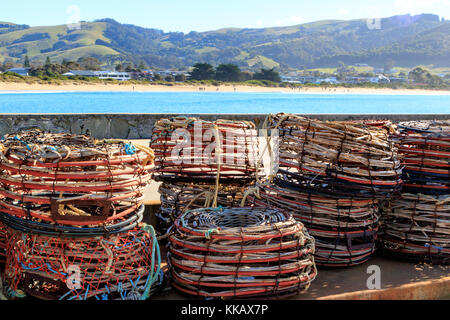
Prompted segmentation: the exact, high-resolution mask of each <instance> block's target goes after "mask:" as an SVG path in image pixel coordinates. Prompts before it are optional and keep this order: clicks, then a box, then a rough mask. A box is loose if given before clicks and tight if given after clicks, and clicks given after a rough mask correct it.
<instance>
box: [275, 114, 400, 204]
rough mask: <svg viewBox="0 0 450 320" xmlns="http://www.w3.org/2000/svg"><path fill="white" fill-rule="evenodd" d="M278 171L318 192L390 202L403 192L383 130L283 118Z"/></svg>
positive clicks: (280, 116)
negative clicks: (393, 197) (397, 193)
mask: <svg viewBox="0 0 450 320" xmlns="http://www.w3.org/2000/svg"><path fill="white" fill-rule="evenodd" d="M268 126H269V128H271V129H278V130H279V134H280V146H279V150H280V159H279V160H280V161H279V173H280V174H283V175H285V176H288V177H290V179H292V180H295V181H297V182H298V185H299V186H301V187H303V188H304V189H308V190H311V191H314V192H317V191H321V192H326V193H328V192H333V193H335V194H339V195H341V196H346V197H359V196H361V197H371V198H386V197H390V196H391V195H392V194H393V193H395V192H398V191H399V189H400V188H401V183H402V180H401V174H402V170H401V169H402V168H401V162H400V161H399V160H398V159H397V149H396V148H395V146H394V144H393V143H392V142H390V141H389V133H388V131H387V130H385V129H384V128H378V127H377V126H373V125H367V124H365V123H364V122H352V123H350V122H325V121H318V120H312V119H307V118H303V117H299V116H296V115H288V114H278V115H275V116H271V117H270V118H269V121H268Z"/></svg>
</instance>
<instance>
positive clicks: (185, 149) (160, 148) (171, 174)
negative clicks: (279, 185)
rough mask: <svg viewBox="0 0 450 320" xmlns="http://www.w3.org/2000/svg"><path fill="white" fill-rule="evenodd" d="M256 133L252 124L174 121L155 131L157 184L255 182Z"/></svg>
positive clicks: (193, 120) (159, 126) (153, 142)
mask: <svg viewBox="0 0 450 320" xmlns="http://www.w3.org/2000/svg"><path fill="white" fill-rule="evenodd" d="M258 146H259V139H258V132H257V130H256V128H255V125H254V124H253V123H252V122H247V121H227V120H217V121H214V122H211V121H203V120H200V119H197V118H185V117H177V118H171V119H162V120H160V121H158V122H157V123H156V125H155V127H154V130H153V134H152V141H151V143H150V147H151V148H152V149H153V150H154V151H155V156H156V160H155V166H156V167H155V174H154V178H155V180H158V181H188V182H191V181H193V180H196V181H210V180H212V179H216V178H217V176H218V175H220V180H221V181H227V180H231V181H233V180H236V179H239V180H247V181H251V180H252V179H255V176H256V174H257V172H256V171H257V162H258V159H259V147H258Z"/></svg>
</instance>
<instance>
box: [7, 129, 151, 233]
mask: <svg viewBox="0 0 450 320" xmlns="http://www.w3.org/2000/svg"><path fill="white" fill-rule="evenodd" d="M153 160H154V155H153V152H152V150H151V149H150V148H148V147H141V146H134V145H132V144H131V143H127V142H124V141H119V140H115V141H113V140H95V139H92V138H90V137H87V136H75V135H70V134H50V133H44V132H42V131H39V130H31V131H24V132H21V133H18V134H16V135H8V136H6V137H5V139H4V140H3V141H2V142H1V144H0V170H1V171H0V196H2V197H3V198H2V199H0V218H2V219H6V220H8V221H10V220H11V219H9V218H11V217H12V218H17V219H22V220H27V221H33V222H38V223H41V224H51V225H54V224H56V225H58V226H67V227H88V226H89V227H93V226H99V227H100V226H101V227H105V226H109V225H119V226H123V224H124V223H126V221H128V222H130V221H131V220H133V221H132V222H135V220H136V219H135V217H136V212H137V211H138V210H139V208H140V207H141V206H142V205H143V194H144V190H145V188H146V186H147V185H148V183H149V182H150V179H151V171H152V169H153V167H154V163H153ZM130 219H131V220H130ZM43 228H44V226H43Z"/></svg>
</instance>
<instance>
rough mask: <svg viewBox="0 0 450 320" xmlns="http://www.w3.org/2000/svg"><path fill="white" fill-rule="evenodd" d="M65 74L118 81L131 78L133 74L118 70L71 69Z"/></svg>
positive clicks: (67, 75)
mask: <svg viewBox="0 0 450 320" xmlns="http://www.w3.org/2000/svg"><path fill="white" fill-rule="evenodd" d="M63 76H66V77H70V76H77V77H88V78H99V79H101V80H106V79H113V80H118V81H127V80H131V75H130V73H128V72H116V71H89V70H70V72H67V73H64V74H63Z"/></svg>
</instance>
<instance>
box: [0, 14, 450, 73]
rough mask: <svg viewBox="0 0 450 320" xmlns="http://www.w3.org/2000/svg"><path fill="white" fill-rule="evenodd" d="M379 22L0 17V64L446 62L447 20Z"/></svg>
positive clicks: (425, 17)
mask: <svg viewBox="0 0 450 320" xmlns="http://www.w3.org/2000/svg"><path fill="white" fill-rule="evenodd" d="M380 26H381V28H379V29H373V28H369V27H368V25H367V21H366V20H365V19H360V20H351V21H342V20H327V21H318V22H313V23H307V24H302V25H297V26H289V27H278V28H262V29H238V28H226V29H221V30H216V31H209V32H190V33H188V34H184V33H180V32H169V33H166V32H164V31H162V30H158V29H148V28H141V27H138V26H134V25H129V24H120V23H118V22H116V21H114V20H112V19H103V20H98V21H95V22H86V23H82V24H81V29H80V30H68V29H67V27H66V26H52V27H32V28H30V27H28V26H25V25H22V26H20V25H15V24H12V23H1V22H0V62H3V61H13V62H20V61H23V59H24V57H25V55H28V56H29V57H30V59H31V62H32V63H36V62H40V63H42V62H43V61H44V60H45V59H46V57H47V56H48V57H50V58H51V59H53V61H58V60H62V59H68V60H77V59H78V58H81V57H87V56H90V57H96V58H98V59H100V60H101V61H102V62H103V63H105V65H113V64H115V63H117V62H119V61H132V62H135V63H136V64H138V63H140V62H141V61H145V62H146V63H147V64H148V65H150V66H153V67H160V68H183V67H186V66H191V65H193V64H194V63H196V62H199V61H204V62H209V63H212V64H215V65H216V64H219V63H234V64H237V65H239V66H240V67H242V68H244V69H258V68H261V67H265V68H272V67H277V68H280V69H299V68H329V67H336V66H337V64H338V63H339V62H340V61H343V62H345V63H347V64H354V63H367V64H371V65H373V66H377V67H382V66H384V64H385V62H386V61H387V60H389V59H392V60H394V62H395V65H396V66H398V67H412V66H416V65H419V64H424V65H430V64H432V65H434V66H435V67H440V68H446V67H450V38H449V37H450V23H449V22H448V21H441V20H439V17H438V16H436V15H431V14H422V15H417V16H411V15H403V16H394V17H390V18H384V19H382V20H381V25H380Z"/></svg>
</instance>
